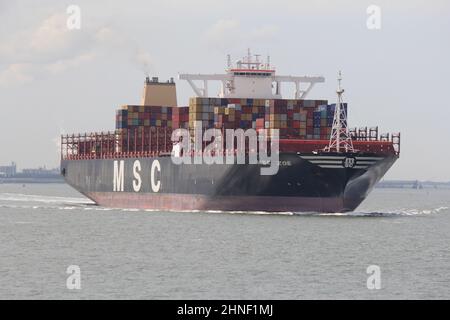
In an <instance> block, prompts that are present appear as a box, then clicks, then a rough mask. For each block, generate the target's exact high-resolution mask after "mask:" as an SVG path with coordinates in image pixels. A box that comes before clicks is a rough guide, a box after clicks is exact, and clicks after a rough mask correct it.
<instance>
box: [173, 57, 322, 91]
mask: <svg viewBox="0 0 450 320" xmlns="http://www.w3.org/2000/svg"><path fill="white" fill-rule="evenodd" d="M259 57H260V55H252V54H251V53H250V50H249V51H248V55H247V56H246V57H244V58H243V59H241V60H238V61H236V63H235V65H232V63H231V58H230V56H229V55H228V68H227V69H226V73H225V74H180V75H179V76H178V77H179V79H181V80H187V81H188V83H189V84H190V85H191V87H192V89H193V90H194V92H195V94H196V95H197V96H199V97H208V82H209V81H220V82H221V89H220V92H219V97H220V98H255V99H281V98H282V96H281V84H282V83H283V82H289V83H294V84H295V97H294V98H295V99H305V98H306V96H307V95H308V93H309V92H310V91H311V89H312V88H313V86H314V85H315V84H316V83H320V82H324V81H325V78H324V77H309V76H300V77H299V76H278V75H275V68H274V67H273V66H271V65H270V57H267V61H266V62H264V61H260V58H259ZM194 81H201V82H203V85H202V86H199V85H197V84H196V83H195V82H194ZM304 85H306V86H304ZM302 87H303V88H302Z"/></svg>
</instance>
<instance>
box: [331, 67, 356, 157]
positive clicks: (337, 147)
mask: <svg viewBox="0 0 450 320" xmlns="http://www.w3.org/2000/svg"><path fill="white" fill-rule="evenodd" d="M337 80H338V88H337V90H336V93H337V103H336V108H335V110H334V118H333V127H332V129H331V136H330V142H329V144H328V146H327V147H325V149H324V151H327V152H330V151H336V152H342V151H341V150H342V149H343V150H345V152H355V149H353V142H352V138H351V137H350V134H349V132H348V127H347V112H346V110H345V109H344V107H343V103H344V101H343V99H342V94H343V93H344V89H342V87H341V81H342V74H341V71H339V74H338V79H337Z"/></svg>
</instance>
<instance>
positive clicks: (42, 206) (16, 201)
mask: <svg viewBox="0 0 450 320" xmlns="http://www.w3.org/2000/svg"><path fill="white" fill-rule="evenodd" d="M24 202H26V204H25V203H24ZM0 208H9V209H28V210H29V209H31V210H46V209H51V210H64V211H70V210H83V211H121V212H139V211H140V212H161V210H156V209H136V208H127V209H124V208H107V207H100V206H97V205H95V203H94V202H93V201H91V200H90V199H87V198H75V197H57V196H44V195H30V194H20V193H0ZM447 210H449V207H447V206H440V207H436V208H430V209H417V208H400V209H394V210H388V209H387V210H385V209H383V210H368V211H364V210H362V211H353V212H344V213H334V212H330V213H326V212H325V213H324V212H267V211H221V210H206V211H204V210H173V211H172V212H180V213H184V212H187V213H211V214H214V213H218V214H221V213H223V214H235V215H273V216H280V215H282V216H331V217H401V216H421V215H431V214H437V213H440V212H443V211H447Z"/></svg>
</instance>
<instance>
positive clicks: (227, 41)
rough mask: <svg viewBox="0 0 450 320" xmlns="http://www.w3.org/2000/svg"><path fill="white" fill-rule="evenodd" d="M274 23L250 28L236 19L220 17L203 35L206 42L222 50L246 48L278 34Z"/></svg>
mask: <svg viewBox="0 0 450 320" xmlns="http://www.w3.org/2000/svg"><path fill="white" fill-rule="evenodd" d="M278 30H279V28H278V27H277V26H275V25H261V26H256V27H251V28H246V27H245V26H242V25H241V23H240V21H239V20H236V19H221V20H218V21H217V22H216V23H215V24H213V25H212V26H210V27H209V28H208V29H207V30H206V32H205V35H204V38H205V39H206V41H207V43H208V44H209V45H210V46H212V47H214V48H216V49H218V50H219V51H222V52H228V51H229V50H230V48H233V47H241V48H247V47H251V46H252V45H257V46H258V45H260V44H261V43H263V42H267V41H270V40H272V39H273V38H274V37H276V35H277V34H278Z"/></svg>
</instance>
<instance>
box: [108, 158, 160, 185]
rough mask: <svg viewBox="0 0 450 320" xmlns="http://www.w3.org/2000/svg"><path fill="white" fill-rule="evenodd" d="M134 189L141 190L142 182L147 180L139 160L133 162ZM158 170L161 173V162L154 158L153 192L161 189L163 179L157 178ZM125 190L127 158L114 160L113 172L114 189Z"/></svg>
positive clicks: (152, 172) (151, 179) (152, 170)
mask: <svg viewBox="0 0 450 320" xmlns="http://www.w3.org/2000/svg"><path fill="white" fill-rule="evenodd" d="M132 170H133V181H132V185H133V190H134V192H139V191H140V190H141V187H142V183H144V182H145V180H143V179H142V176H141V175H142V166H141V162H140V161H139V160H135V161H134V162H133V167H132ZM156 172H159V173H161V164H160V163H159V161H158V160H153V162H152V166H151V169H150V186H151V188H152V191H153V192H159V190H160V189H161V180H157V179H156ZM124 190H125V160H114V174H113V191H114V192H123V191H124Z"/></svg>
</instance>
